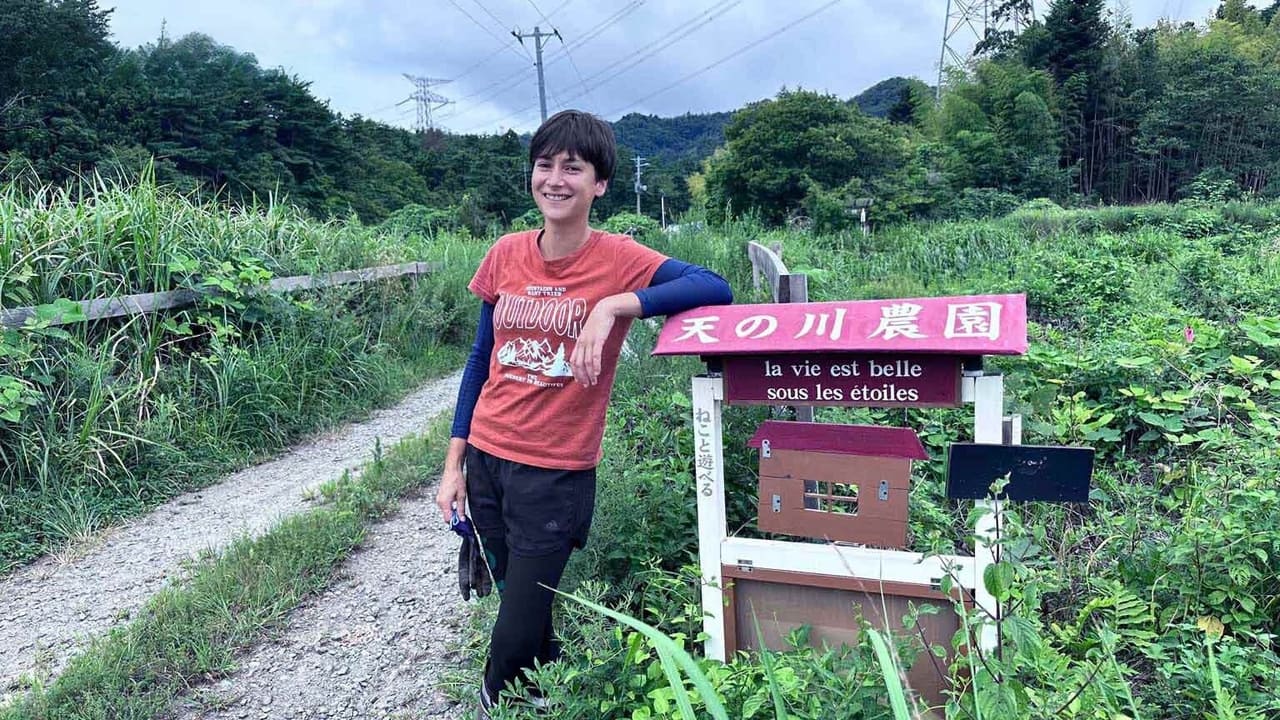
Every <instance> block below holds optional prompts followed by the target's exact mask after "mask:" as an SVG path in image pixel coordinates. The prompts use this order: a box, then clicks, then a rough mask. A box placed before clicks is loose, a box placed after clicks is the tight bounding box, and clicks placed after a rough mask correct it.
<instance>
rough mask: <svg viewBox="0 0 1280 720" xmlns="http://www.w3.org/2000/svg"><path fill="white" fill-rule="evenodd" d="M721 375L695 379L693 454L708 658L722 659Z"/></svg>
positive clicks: (725, 534)
mask: <svg viewBox="0 0 1280 720" xmlns="http://www.w3.org/2000/svg"><path fill="white" fill-rule="evenodd" d="M723 404H724V380H723V379H722V378H720V377H719V376H707V375H699V376H697V377H695V378H693V455H694V475H695V481H696V483H697V488H696V492H697V493H698V562H699V565H700V566H701V569H702V615H703V617H702V629H703V631H705V632H706V634H707V640H706V642H705V644H704V645H703V652H704V653H705V654H706V657H708V658H710V659H712V660H719V661H721V662H724V660H725V637H724V612H725V609H724V584H723V578H722V577H721V576H720V552H721V549H720V546H721V544H722V543H723V542H724V540H725V538H726V537H728V535H729V528H728V522H727V520H726V519H725V503H724V436H723V431H722V427H721V420H720V410H721V408H722V406H723Z"/></svg>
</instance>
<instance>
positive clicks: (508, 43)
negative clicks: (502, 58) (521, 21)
mask: <svg viewBox="0 0 1280 720" xmlns="http://www.w3.org/2000/svg"><path fill="white" fill-rule="evenodd" d="M449 4H450V5H452V6H453V7H454V8H455V9H456V10H457V11H458V12H460V13H462V14H463V15H466V16H467V19H468V20H470V21H471V22H472V23H474V24H475V26H476V27H478V28H480V29H481V30H483V31H485V32H486V33H489V37H491V38H493V39H494V40H497V41H498V42H499V43H501V44H502V45H503V46H504V47H507V48H510V49H511V52H513V53H515V54H516V56H517V57H519V58H520V59H521V60H528V59H529V58H527V57H525V56H524V55H521V54H520V51H519V50H516V49H515V43H513V42H511V41H510V40H504V39H503V38H502V37H500V36H498V35H496V34H494V32H493V31H492V30H490V29H489V28H488V27H487V26H485V25H484V24H483V23H481V22H480V21H479V20H477V19H475V17H473V16H472V15H471V13H469V12H467V11H466V10H465V9H464V8H463V7H462V6H461V5H459V4H458V3H457V2H455V1H454V0H449Z"/></svg>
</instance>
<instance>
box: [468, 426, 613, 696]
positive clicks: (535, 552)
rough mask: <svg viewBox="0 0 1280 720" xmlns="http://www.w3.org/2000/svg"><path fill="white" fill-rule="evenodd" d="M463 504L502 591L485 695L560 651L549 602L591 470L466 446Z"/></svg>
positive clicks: (590, 489) (585, 512)
mask: <svg viewBox="0 0 1280 720" xmlns="http://www.w3.org/2000/svg"><path fill="white" fill-rule="evenodd" d="M466 477H467V501H468V503H467V504H468V506H469V507H470V509H471V517H472V520H474V521H475V527H476V531H477V532H478V533H479V535H480V542H481V543H483V545H484V549H485V555H486V559H487V560H488V562H489V567H490V569H491V570H492V571H493V579H494V584H495V585H496V586H497V587H498V592H499V593H501V595H502V604H501V605H500V606H499V608H498V621H497V622H496V623H495V624H494V626H493V636H492V638H491V640H490V642H489V668H488V670H487V671H486V673H485V684H486V685H487V687H488V689H489V694H490V696H493V695H496V694H497V693H498V692H499V691H501V690H502V689H503V688H504V687H506V685H507V683H511V682H523V681H524V680H525V675H524V671H525V670H527V669H528V668H531V667H533V665H534V662H535V661H537V662H543V663H546V662H551V661H552V660H555V659H556V658H558V657H559V656H560V647H559V645H558V644H557V643H556V641H555V637H554V635H553V633H552V627H551V605H552V601H553V599H554V598H555V593H553V592H551V591H550V590H548V589H547V588H554V587H559V585H560V577H561V576H562V575H563V574H564V568H565V565H566V564H568V562H569V555H570V554H571V553H572V552H573V549H574V548H575V547H582V546H583V545H585V544H586V541H587V535H588V533H589V531H590V529H591V516H592V506H593V505H594V501H595V489H596V473H595V469H594V468H591V469H588V470H556V469H548V468H539V467H534V466H531V465H524V464H521V463H518V462H514V461H511V460H504V459H502V458H498V457H495V456H493V455H490V454H488V453H486V452H484V451H482V450H480V449H478V448H476V447H474V446H468V447H467V459H466Z"/></svg>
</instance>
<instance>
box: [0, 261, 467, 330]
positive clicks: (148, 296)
mask: <svg viewBox="0 0 1280 720" xmlns="http://www.w3.org/2000/svg"><path fill="white" fill-rule="evenodd" d="M442 266H443V264H442V263H438V262H435V263H423V262H411V263H404V264H401V265H383V266H380V267H371V268H361V269H359V270H343V271H341V272H333V273H321V274H317V275H295V276H293V277H283V278H275V279H273V280H271V281H269V282H268V283H267V286H266V289H267V290H268V291H269V292H273V293H287V292H294V291H297V290H309V289H312V288H320V287H333V286H335V285H350V284H352V283H366V282H372V281H374V280H382V279H384V278H391V277H401V276H404V275H427V274H429V273H432V272H436V271H439V270H440V268H441V267H442ZM214 292H216V290H214V289H212V288H210V289H209V290H185V289H184V290H169V291H166V292H157V293H139V294H137V295H121V296H119V297H111V298H97V299H94V300H81V301H79V302H78V303H77V304H78V305H79V306H80V310H81V313H82V316H77V317H75V318H74V319H70V320H65V321H64V320H62V319H61V318H57V319H55V321H54V322H53V323H52V324H54V325H65V324H69V323H73V322H84V321H86V320H102V319H104V318H113V317H123V316H125V315H142V314H146V313H153V312H156V311H159V310H168V309H170V308H178V307H185V306H187V305H192V304H194V303H195V302H196V300H198V299H199V298H200V297H201V296H202V295H210V294H213V293H214ZM35 316H36V308H34V307H19V308H13V309H11V310H4V309H0V327H6V328H19V327H22V326H23V325H24V324H25V323H26V322H27V319H28V318H32V317H35Z"/></svg>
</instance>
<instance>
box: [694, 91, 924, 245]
mask: <svg viewBox="0 0 1280 720" xmlns="http://www.w3.org/2000/svg"><path fill="white" fill-rule="evenodd" d="M725 137H726V139H727V142H726V144H725V147H724V148H723V149H722V150H721V151H718V152H717V153H716V154H715V155H713V156H712V157H711V158H710V159H708V160H707V163H706V171H705V176H706V182H707V189H708V205H709V211H711V212H712V213H713V215H716V214H722V213H723V212H724V211H725V209H726V208H728V209H729V210H730V211H731V212H733V213H742V212H748V211H752V210H754V211H758V212H759V213H760V214H761V216H762V217H763V218H764V219H765V220H766V221H768V222H772V223H780V222H782V221H784V220H785V219H786V218H787V217H788V215H790V214H794V213H797V212H803V206H804V202H805V199H806V197H808V196H809V194H810V193H813V192H819V191H822V190H832V189H837V188H842V187H845V186H848V185H849V183H850V182H851V181H852V180H855V179H856V180H859V181H861V182H862V183H870V182H871V181H873V180H875V179H877V178H881V177H884V176H886V175H887V174H889V172H890V171H892V170H897V169H900V168H901V167H902V166H903V165H905V164H906V162H907V161H908V160H909V158H910V146H909V143H908V142H906V140H905V136H904V135H902V134H900V133H899V132H897V131H895V129H894V127H893V126H891V125H890V124H889V123H887V122H885V121H882V120H876V119H874V118H868V117H866V116H865V115H862V114H861V113H860V112H858V111H857V110H856V109H854V108H851V107H849V105H847V104H846V103H843V102H841V101H840V100H838V99H837V98H835V97H832V96H830V95H822V94H819V93H815V92H811V91H804V90H795V91H788V90H783V91H782V92H781V93H779V95H778V97H777V98H776V99H773V100H766V101H763V102H759V103H754V104H752V105H749V106H747V107H746V108H744V109H742V110H740V111H738V112H737V113H735V114H734V117H733V120H732V121H731V122H730V123H729V125H728V126H727V127H726V128H725Z"/></svg>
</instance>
